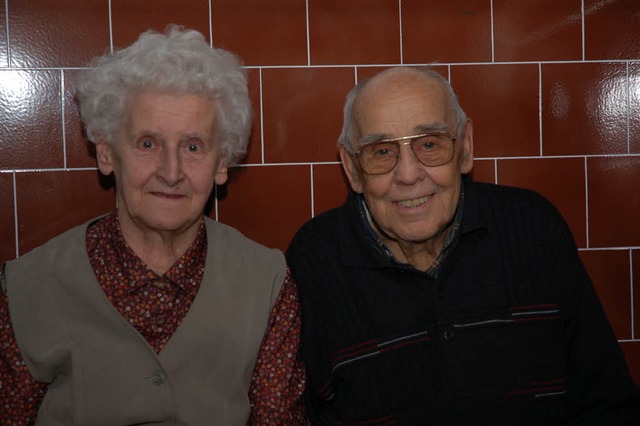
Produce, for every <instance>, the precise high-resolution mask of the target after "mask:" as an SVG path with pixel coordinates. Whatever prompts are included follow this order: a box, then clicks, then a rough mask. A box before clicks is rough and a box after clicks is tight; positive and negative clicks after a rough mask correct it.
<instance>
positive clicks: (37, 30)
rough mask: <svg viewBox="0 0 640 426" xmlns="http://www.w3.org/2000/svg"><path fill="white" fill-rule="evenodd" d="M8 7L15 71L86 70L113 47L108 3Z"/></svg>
mask: <svg viewBox="0 0 640 426" xmlns="http://www.w3.org/2000/svg"><path fill="white" fill-rule="evenodd" d="M8 4H9V7H8V10H9V19H8V21H9V30H10V43H11V44H10V46H9V48H10V55H11V59H10V65H11V66H13V67H50V66H55V67H60V66H84V65H86V64H87V63H88V62H89V60H90V59H91V58H93V57H94V56H96V55H100V54H102V53H103V52H104V51H105V49H106V48H108V47H109V2H108V0H94V1H86V0H39V1H23V0H9V2H8ZM43 40H45V41H46V42H43ZM70 46H73V47H72V48H70Z"/></svg>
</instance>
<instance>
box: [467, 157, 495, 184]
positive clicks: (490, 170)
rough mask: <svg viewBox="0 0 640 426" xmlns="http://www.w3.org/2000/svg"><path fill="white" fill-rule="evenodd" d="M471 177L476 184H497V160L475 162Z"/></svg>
mask: <svg viewBox="0 0 640 426" xmlns="http://www.w3.org/2000/svg"><path fill="white" fill-rule="evenodd" d="M471 177H472V178H473V181H474V182H487V183H496V162H495V160H473V170H471Z"/></svg>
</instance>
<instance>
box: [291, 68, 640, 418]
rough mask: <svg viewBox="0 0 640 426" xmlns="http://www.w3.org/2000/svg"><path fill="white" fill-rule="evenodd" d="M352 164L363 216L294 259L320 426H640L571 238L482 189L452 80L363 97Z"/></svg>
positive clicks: (345, 216) (545, 205) (410, 76)
mask: <svg viewBox="0 0 640 426" xmlns="http://www.w3.org/2000/svg"><path fill="white" fill-rule="evenodd" d="M339 149H340V156H341V158H342V164H343V167H344V171H345V173H346V176H347V178H348V180H349V183H350V186H351V189H352V191H351V193H350V195H349V197H348V200H347V202H346V203H345V204H344V205H343V206H341V207H339V208H337V209H334V210H332V211H329V212H327V213H325V214H323V215H320V216H318V217H317V218H315V219H312V220H311V221H310V222H308V223H307V224H305V225H304V226H303V227H302V228H301V229H300V230H299V231H298V233H297V234H296V236H295V238H294V239H293V241H292V243H291V245H290V247H289V249H288V251H287V260H288V262H289V265H290V267H291V269H292V272H293V276H294V279H295V280H296V282H297V284H298V288H299V292H300V297H301V304H302V329H303V331H302V336H303V337H302V339H303V340H302V347H303V359H304V361H305V363H306V366H307V372H308V378H309V388H308V393H309V395H308V401H309V409H310V412H311V418H312V421H313V422H314V424H343V425H347V424H358V425H390V424H408V425H425V424H429V425H432V424H446V425H471V424H473V425H563V424H581V425H582V424H593V425H621V424H635V425H637V424H640V419H639V418H638V404H639V401H640V399H639V393H638V389H637V388H636V387H635V386H634V384H633V383H632V381H631V379H630V377H629V375H628V372H627V368H626V365H625V361H624V358H623V356H622V354H621V351H620V348H619V346H618V343H617V342H616V339H615V337H614V335H613V333H612V331H611V328H610V326H609V324H608V322H607V319H606V316H605V313H604V312H603V310H602V307H601V305H600V303H599V301H598V298H597V296H596V294H595V292H594V289H593V287H592V285H591V282H590V280H589V277H588V275H587V273H586V272H585V269H584V267H583V265H582V263H581V262H580V259H579V257H578V253H577V250H576V246H575V244H574V241H573V238H572V236H571V233H570V231H569V229H568V227H567V225H566V223H565V222H564V221H563V219H562V217H561V216H560V214H559V213H558V212H557V210H556V209H555V208H554V207H553V206H552V205H551V204H550V203H549V202H548V201H546V200H545V199H544V198H543V197H541V196H540V195H538V194H536V193H534V192H532V191H527V190H523V189H516V188H507V187H500V186H495V185H488V184H482V183H472V182H471V180H470V179H469V177H468V176H466V175H467V174H468V173H469V172H470V171H471V169H472V162H473V128H472V123H471V120H470V119H468V118H467V117H466V115H465V113H464V112H463V111H462V109H461V108H460V106H459V104H458V101H457V99H456V96H455V94H454V93H453V90H452V89H451V87H450V86H449V84H448V82H447V81H446V80H445V79H443V78H442V77H441V76H440V75H438V74H437V73H436V72H434V71H430V70H420V69H414V68H392V69H389V70H386V71H384V72H382V73H380V74H378V75H377V76H375V77H373V78H372V79H370V80H367V81H364V82H361V83H360V84H358V85H357V86H356V87H355V88H354V89H353V90H352V91H351V92H350V93H349V95H348V97H347V101H346V105H345V112H344V127H343V132H342V134H341V136H340V146H339Z"/></svg>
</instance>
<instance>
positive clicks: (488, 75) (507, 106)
mask: <svg viewBox="0 0 640 426" xmlns="http://www.w3.org/2000/svg"><path fill="white" fill-rule="evenodd" d="M450 81H451V84H452V85H453V88H454V90H455V91H456V93H457V94H458V99H459V100H460V104H461V105H462V108H463V109H464V110H465V112H466V113H467V115H468V116H470V117H471V118H472V119H473V134H474V147H473V150H474V157H475V158H482V157H507V156H523V155H539V153H540V147H539V145H540V142H539V141H540V126H539V124H538V116H539V113H538V110H539V108H538V66H537V65H534V64H516V65H512V64H508V65H504V64H499V65H469V66H467V65H460V66H455V65H454V66H451V80H450Z"/></svg>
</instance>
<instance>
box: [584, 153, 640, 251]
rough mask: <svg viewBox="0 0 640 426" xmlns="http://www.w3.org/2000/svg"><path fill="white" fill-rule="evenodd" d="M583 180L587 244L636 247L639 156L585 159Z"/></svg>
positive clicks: (639, 204)
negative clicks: (585, 198)
mask: <svg viewBox="0 0 640 426" xmlns="http://www.w3.org/2000/svg"><path fill="white" fill-rule="evenodd" d="M587 179H588V182H589V185H588V189H589V190H588V197H589V245H590V246H591V247H625V246H632V247H637V246H638V245H640V244H639V242H640V227H639V226H638V212H639V211H640V193H639V192H638V182H640V157H602V158H598V157H591V158H587Z"/></svg>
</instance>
